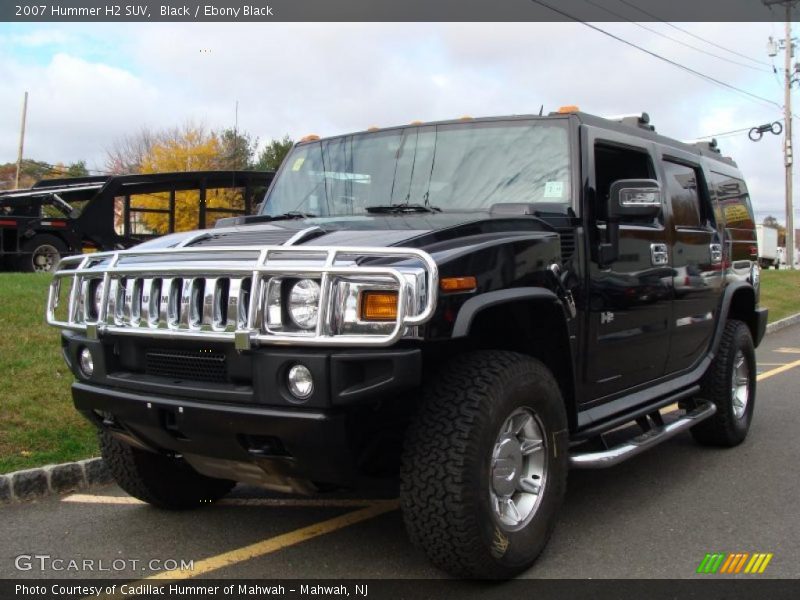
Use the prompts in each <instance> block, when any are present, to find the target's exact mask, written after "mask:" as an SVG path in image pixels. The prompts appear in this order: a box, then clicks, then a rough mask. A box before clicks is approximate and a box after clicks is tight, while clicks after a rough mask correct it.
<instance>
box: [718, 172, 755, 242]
mask: <svg viewBox="0 0 800 600" xmlns="http://www.w3.org/2000/svg"><path fill="white" fill-rule="evenodd" d="M711 183H712V184H713V186H714V190H715V191H716V193H717V203H718V204H719V211H720V213H721V214H722V216H723V218H724V219H725V226H726V227H728V228H730V229H755V227H756V224H755V220H754V218H753V208H752V206H751V205H750V194H749V193H748V191H747V185H745V183H744V181H742V180H741V179H736V178H734V177H729V176H728V175H722V174H720V173H711Z"/></svg>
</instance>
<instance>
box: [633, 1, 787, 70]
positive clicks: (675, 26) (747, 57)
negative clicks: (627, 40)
mask: <svg viewBox="0 0 800 600" xmlns="http://www.w3.org/2000/svg"><path fill="white" fill-rule="evenodd" d="M618 1H619V2H621V3H622V4H624V5H625V6H629V7H631V8H633V9H635V10H638V11H639V12H640V13H642V14H645V15H647V16H648V17H650V18H651V19H655V20H656V21H658V22H660V23H664V24H665V25H669V26H670V27H672V28H673V29H677V30H678V31H680V32H683V33H685V34H686V35H689V36H691V37H693V38H695V39H697V40H700V41H701V42H704V43H706V44H709V45H711V46H714V47H715V48H719V49H720V50H725V52H730V53H731V54H735V55H736V56H740V57H741V58H746V59H747V60H751V61H753V62H754V63H758V64H760V65H764V66H766V67H769V66H770V64H769V63H767V62H764V61H763V60H758V59H757V58H753V57H752V56H747V55H746V54H742V53H741V52H737V51H736V50H731V49H730V48H726V47H725V46H722V45H720V44H717V43H715V42H712V41H710V40H707V39H705V38H702V37H700V36H699V35H696V34H694V33H692V32H691V31H689V30H687V29H684V28H683V27H678V26H677V25H675V24H674V23H670V22H669V21H665V20H664V19H662V18H660V17H658V16H656V15H654V14H653V13H651V12H647V11H646V10H644V9H643V8H640V7H638V6H636V5H635V4H633V3H632V2H628V0H618ZM770 10H772V8H771V7H770Z"/></svg>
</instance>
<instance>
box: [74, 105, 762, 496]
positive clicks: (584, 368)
mask: <svg viewBox="0 0 800 600" xmlns="http://www.w3.org/2000/svg"><path fill="white" fill-rule="evenodd" d="M569 118H570V122H571V126H572V131H573V135H572V152H573V155H574V161H573V164H574V165H575V166H576V167H577V168H574V169H573V176H574V178H575V181H576V183H577V184H576V185H573V186H572V189H574V190H580V191H581V193H580V194H576V196H575V198H573V200H572V205H571V206H570V207H564V210H563V211H562V212H561V213H559V212H556V213H540V214H529V213H531V212H534V211H533V210H530V211H529V210H527V209H525V207H524V206H523V207H518V208H519V210H518V211H517V212H518V214H513V213H514V212H515V210H516V209H512V210H511V212H512V214H508V212H507V211H503V212H502V213H501V212H499V211H498V212H492V211H487V212H445V213H436V214H432V213H431V214H393V215H357V216H343V217H336V218H304V219H291V220H284V221H272V222H264V219H259V218H258V217H255V218H252V219H247V218H241V219H236V220H235V221H236V222H235V223H234V224H233V225H232V226H229V227H222V228H217V229H214V230H208V231H207V232H205V233H207V234H208V235H205V236H202V237H198V238H196V239H197V241H196V242H191V241H190V242H189V245H190V246H191V245H193V243H196V245H198V246H199V245H202V246H207V247H208V248H209V251H210V252H213V246H215V245H229V244H231V241H232V240H235V244H236V245H239V244H248V243H252V244H258V243H259V240H261V243H263V240H265V239H270V240H276V239H283V240H288V239H289V238H290V237H291V236H292V235H294V234H295V233H297V232H299V231H302V230H304V229H307V228H309V227H314V226H316V227H320V228H321V229H322V233H321V234H317V235H315V236H314V237H313V238H312V239H310V240H309V241H308V242H305V244H306V245H308V246H329V247H330V246H335V247H348V246H350V247H356V246H362V247H363V246H367V247H386V246H397V247H413V248H419V249H423V250H425V251H427V252H428V253H430V254H431V256H432V257H433V258H434V260H435V261H436V262H437V265H438V266H439V269H440V277H442V278H446V277H459V276H474V277H476V278H477V287H476V289H475V290H472V291H468V292H461V293H456V294H444V293H442V294H440V297H439V302H438V305H437V308H436V312H435V314H434V316H433V318H432V319H431V320H430V321H429V322H428V323H427V324H426V325H424V326H422V327H421V328H420V338H419V339H413V340H405V341H403V342H402V343H401V344H398V346H397V348H396V351H397V352H400V353H405V352H408V351H416V350H419V351H421V352H422V355H421V356H422V360H421V366H420V367H419V369H418V372H419V370H421V371H423V372H424V370H425V366H424V365H425V359H424V356H425V355H426V353H432V354H438V355H443V354H444V355H447V354H452V353H453V352H454V351H456V350H457V348H454V347H453V346H454V345H455V346H458V345H459V344H463V345H464V346H467V347H468V346H469V342H470V327H471V326H472V323H473V321H474V319H475V318H476V315H478V314H479V313H480V311H481V310H483V309H487V308H491V307H494V306H503V305H505V304H506V303H511V302H521V301H524V302H526V303H527V304H526V306H529V307H530V310H532V311H534V312H535V311H536V310H537V307H542V306H543V305H544V304H546V305H548V306H553V305H556V306H558V307H559V308H560V316H559V318H560V319H561V318H563V323H564V327H563V331H564V335H566V336H567V337H568V341H567V345H568V347H569V351H570V356H571V360H572V365H571V366H572V369H571V370H570V371H569V377H570V378H571V379H572V381H569V382H562V385H563V387H564V389H565V391H566V390H567V389H568V390H570V391H572V390H574V392H572V393H565V396H567V398H566V401H567V402H568V403H569V404H570V406H569V409H570V412H571V430H572V435H573V437H574V438H575V439H578V438H580V437H581V433H582V431H581V430H585V431H588V430H589V428H591V430H592V431H594V432H599V431H602V430H603V429H604V428H605V427H610V426H612V425H614V423H616V422H618V421H620V420H621V419H623V420H624V419H625V418H626V417H628V416H630V415H633V414H638V413H637V412H636V411H639V412H641V411H642V410H647V409H651V408H652V407H654V406H660V405H661V403H663V402H666V401H667V400H670V401H671V400H674V399H677V398H680V397H684V396H685V395H687V394H690V393H691V392H692V390H696V384H697V382H698V380H699V379H700V377H701V376H702V374H703V372H704V371H705V368H706V367H707V365H708V364H709V362H710V360H711V359H712V358H713V356H714V353H715V351H716V345H717V343H718V340H719V334H720V332H721V325H722V324H723V323H724V320H725V318H726V317H727V315H728V313H729V310H730V307H731V303H732V302H733V298H734V296H738V297H740V298H741V297H743V296H742V294H745V295H746V294H751V295H753V297H754V298H753V306H754V311H753V313H752V316H749V315H747V319H748V325H750V327H751V330H752V333H753V337H754V340H755V342H756V344H757V343H758V342H759V341H760V339H761V336H762V335H763V328H764V324H765V320H766V311H763V310H756V309H755V307H757V295H756V293H755V292H754V291H753V288H752V286H751V285H750V283H749V282H748V281H747V280H746V278H747V275H746V274H744V272H745V271H747V269H746V268H745V267H744V265H745V263H747V264H748V265H749V264H750V263H749V261H748V260H747V257H745V256H744V255H743V253H746V252H748V251H749V247H745V245H746V244H748V243H751V242H750V240H749V237H748V236H747V235H746V234H743V233H741V232H740V233H739V234H738V238H741V240H739V239H738V238H737V237H736V236H735V235H732V234H731V232H730V231H728V230H727V229H726V228H725V224H724V223H723V222H718V223H717V227H716V228H715V229H714V230H709V231H706V232H680V231H676V230H675V228H674V227H673V222H672V215H671V214H670V212H669V209H668V207H666V206H665V211H664V213H663V216H662V220H661V222H660V226H658V227H655V228H650V229H647V230H644V231H643V230H642V228H637V227H636V226H625V225H624V224H623V226H622V227H621V234H620V235H621V240H622V244H621V248H622V259H621V260H619V261H618V262H617V263H615V264H612V265H600V264H598V262H597V252H596V248H597V245H598V243H599V240H600V238H601V237H602V235H603V234H604V228H603V227H602V226H601V225H600V224H599V223H597V222H596V221H595V220H594V219H593V213H592V211H591V210H589V208H590V206H591V205H592V203H596V202H598V201H599V200H598V198H597V194H596V192H595V189H594V181H593V168H594V167H593V162H592V152H591V151H589V150H588V148H591V143H592V141H593V140H594V139H595V138H598V139H607V140H611V141H613V142H615V143H623V144H627V143H629V144H633V145H635V146H637V147H639V148H642V149H644V150H645V151H646V152H648V153H650V155H651V157H652V159H653V163H654V164H658V161H659V159H660V157H661V154H662V153H665V152H666V153H669V154H670V155H671V156H679V157H681V158H682V159H683V160H686V161H688V162H690V163H691V164H692V165H695V166H696V167H697V168H698V169H701V170H702V173H704V174H708V173H709V171H710V170H711V169H713V170H714V171H715V172H722V173H723V174H730V175H732V176H740V175H738V170H737V169H736V168H735V166H733V165H732V164H731V163H730V162H726V161H723V160H721V159H719V158H718V157H716V156H709V155H707V154H703V153H702V152H699V151H698V150H697V149H695V148H693V147H690V146H686V145H684V144H679V143H677V142H674V141H672V140H669V139H668V138H663V137H661V136H658V135H656V134H654V133H651V132H646V131H635V130H634V131H632V130H631V129H630V128H629V127H624V126H609V125H608V122H606V121H602V120H597V119H593V118H584V116H582V115H581V116H578V115H572V116H571V117H569ZM581 148H583V152H580V149H581ZM657 175H658V176H659V178H660V174H657ZM709 177H710V176H709ZM534 208H535V207H534ZM197 235H198V232H192V233H187V234H174V235H171V236H166V237H164V238H160V239H157V240H153V241H150V242H147V243H145V244H142V245H141V246H139V247H140V248H143V249H144V248H153V249H155V248H168V247H171V246H175V245H177V244H179V243H182V242H185V241H187V239H188V237H189V236H197ZM700 238H702V239H700ZM732 238H733V239H732ZM698 239H700V241H699V242H698V241H696V240H698ZM709 240H719V241H720V243H722V244H723V247H724V248H725V252H726V254H725V257H724V260H723V264H722V267H721V268H720V272H719V276H718V277H717V279H716V280H715V285H714V286H712V287H711V288H709V286H707V285H704V284H703V283H701V282H700V281H698V280H692V279H691V277H693V276H694V275H691V274H690V272H689V269H690V264H691V265H693V264H695V263H697V262H698V261H697V260H695V263H692V262H691V261H687V262H686V265H685V269H686V275H685V277H686V283H687V285H685V286H676V285H675V281H674V280H675V277H676V269H675V265H674V264H673V263H672V261H671V263H670V265H668V266H665V267H653V266H652V265H650V264H649V261H646V260H644V257H643V256H642V255H644V256H647V254H648V251H647V247H648V246H649V244H650V243H652V242H653V241H659V242H662V241H663V242H664V243H666V244H668V245H669V247H670V249H671V252H670V256H671V257H674V252H675V249H676V248H679V249H682V250H681V253H685V254H683V256H689V255H693V253H694V254H696V252H697V249H698V248H700V247H702V246H704V245H707V244H708V241H709ZM626 254H627V255H630V257H631V258H626ZM634 255H636V257H635V258H634ZM626 261H627V262H628V264H626ZM737 261H738V263H739V268H738V271H737V269H736V268H734V267H735V265H736V263H737ZM554 265H555V266H556V267H557V269H556V274H555V275H554V272H553V270H552V267H553V266H554ZM683 266H684V265H679V267H681V268H683ZM705 266H707V265H705ZM691 268H692V269H694V266H691ZM715 277H716V276H715ZM680 287H685V288H687V289H678V288H680ZM745 297H746V296H745ZM570 300H571V301H570ZM572 302H574V312H573V310H572V308H573V307H572V306H571V304H572ZM676 306H677V307H678V308H676ZM681 306H683V308H681ZM684 309H685V312H686V315H692V314H696V313H697V314H699V313H698V311H704V314H705V313H708V312H710V313H711V314H712V318H711V319H706V320H705V322H702V323H699V324H698V325H699V326H698V327H697V328H694V327H692V328H691V335H690V336H689V337H688V338H687V339H685V340H683V341H681V340H676V344H675V346H676V347H682V348H683V354H682V355H681V356H680V357H678V358H673V357H671V356H670V355H669V352H670V347H671V339H672V338H673V337H674V336H675V335H676V333H675V332H676V329H677V328H676V326H675V323H676V320H677V319H676V317H677V318H683V317H685V316H686V315H683V313H681V311H682V310H684ZM609 313H610V314H611V315H613V317H614V320H613V321H610V322H603V319H604V318H606V317H604V316H603V315H608V314H609ZM549 314H553V313H549ZM613 323H615V324H613ZM692 325H694V324H692ZM687 331H690V330H689V329H687ZM680 333H681V334H683V333H684V332H680ZM81 343H84V341H83V340H82V339H81V338H80V337H79V336H66V337H65V345H66V346H67V351H68V352H73V351H74V348H76V347H77V346H78V345H79V344H81ZM111 350H112V354H113V348H112V349H111ZM108 351H109V349H106V352H108ZM275 352H276V351H274V350H271V349H268V348H267V349H259V350H257V351H256V352H255V353H263V354H264V356H265V357H266V358H263V359H259V360H263V361H266V362H265V363H264V364H272V363H274V360H273V358H272V357H271V356H272V355H273V354H275ZM372 352H373V351H372V350H369V351H365V352H364V353H363V356H361V357H357V358H352V357H351V362H352V361H356V362H357V361H359V360H367V359H368V356H369V355H370V354H372ZM381 352H382V351H381ZM255 353H254V352H251V353H250V354H251V355H254V354H255ZM246 354H247V353H246ZM307 354H309V352H307V351H304V350H299V349H294V350H290V351H289V352H288V358H287V359H286V360H287V361H291V360H293V359H294V358H297V357H298V356H299V357H302V356H304V355H307ZM312 354H313V353H312ZM315 356H316V358H313V360H312V362H314V361H318V363H315V364H318V365H319V366H318V367H315V368H318V369H319V373H320V374H321V375H322V377H323V379H324V380H325V381H326V384H325V385H328V384H329V382H331V381H334V380H336V379H337V377H338V378H339V379H340V380H341V378H342V377H344V376H343V375H342V374H341V371H338V370H335V371H334V373H335V374H334V375H331V370H330V369H331V365H333V364H335V363H337V361H338V362H341V359H340V358H338V356H337V354H336V353H335V352H334V351H332V350H324V349H323V350H322V351H320V352H317V353H316V354H315ZM307 358H309V359H311V358H312V357H311V356H307ZM381 360H384V361H385V364H388V365H389V367H388V371H387V373H389V374H388V375H387V376H386V377H384V378H383V381H384V382H389V384H388V385H386V386H384V385H378V386H375V387H374V389H371V390H370V389H369V386H366V385H365V384H363V382H362V383H359V382H358V381H356V382H355V383H354V385H355V387H356V388H358V387H359V386H360V387H361V388H363V389H366V390H367V393H362V394H361V396H360V398H357V399H358V400H369V401H378V402H380V401H382V400H384V399H388V398H392V397H395V396H396V395H397V394H398V393H400V392H402V391H403V390H408V389H414V386H415V385H416V383H418V381H419V378H418V377H407V376H406V375H407V373H406V374H404V375H403V376H400V375H397V376H395V375H394V373H399V372H400V371H403V370H404V369H405V367H398V366H397V365H398V364H399V363H398V360H397V357H395V356H393V352H388V353H385V354H384V355H383V358H382V359H381ZM403 360H405V359H403ZM281 364H286V362H284V363H281ZM244 368H245V369H246V367H244ZM359 368H360V367H359ZM280 369H281V367H280V366H277V367H271V368H270V369H268V370H267V372H269V373H273V375H272V376H270V378H268V381H266V383H264V382H262V383H259V384H257V385H258V386H261V387H262V389H267V388H268V387H269V385H273V386H277V387H279V386H280V384H279V383H278V382H277V379H278V378H277V377H275V376H274V374H275V373H280V372H281V371H280ZM76 373H77V370H76ZM325 373H328V375H329V377H325V376H324V374H325ZM418 374H419V373H418ZM104 383H106V384H108V385H112V387H113V386H114V385H117V386H118V387H117V388H115V389H122V388H123V387H125V386H124V385H122V386H120V384H119V381H117V383H116V384H114V383H113V382H104ZM151 383H152V382H151ZM395 383H398V384H399V385H397V386H395V385H394V384H395ZM126 385H127V386H128V387H127V388H126V389H127V390H128V391H125V394H128V396H126V402H128V403H129V404H130V402H133V400H132V398H133V395H134V394H133V390H134V389H136V390H138V392H139V395H138V396H137V398H138V399H139V400H138V401H139V402H140V403H141V402H143V401H144V399H145V398H146V397H147V395H148V394H154V393H155V391H156V390H155V388H153V387H152V386H151V387H148V382H146V381H143V380H140V381H139V382H138V383H137V381H136V380H135V378H134V379H132V380H130V381H129V382H127V384H126ZM89 387H91V386H87V385H86V384H81V385H80V386H79V387H78V388H76V390H75V397H76V403H79V405H80V407H81V408H82V409H83V410H84V412H85V413H87V411H88V413H91V408H92V401H91V400H90V399H91V398H93V397H95V396H96V394H94V395H93V393H90V392H89V391H87V389H88V388H89ZM115 393H116V392H115ZM191 393H192V392H191V391H189V392H188V395H191ZM161 394H162V395H163V397H165V398H170V397H172V398H175V397H176V396H177V397H181V396H183V397H187V391H186V390H180V389H179V388H175V389H173V390H172V391H170V390H169V388H164V389H163V390H161ZM201 397H209V398H212V397H214V391H213V390H206V392H204V393H203V394H201ZM254 397H255V396H254ZM340 397H341V396H340V394H339V392H338V391H336V390H331V389H329V388H327V387H325V388H324V397H323V396H320V397H319V398H317V399H316V400H315V401H314V402H313V407H312V406H309V407H307V408H298V409H296V410H298V411H300V412H303V411H304V410H305V411H311V410H312V409H313V410H314V411H321V412H314V413H313V414H316V415H318V416H320V418H325V416H326V415H338V414H340V410H341V409H342V406H344V404H343V403H337V402H336V398H340ZM217 398H218V399H219V398H220V394H218V395H217ZM170 402H172V401H170ZM256 403H257V404H262V405H264V404H266V405H269V406H271V407H282V408H289V405H288V402H287V401H286V399H285V398H284V397H283V396H282V395H280V394H278V395H277V396H275V395H272V396H270V395H268V394H266V393H262V396H261V399H260V400H256ZM134 404H135V403H134ZM112 405H113V403H112ZM131 410H132V411H133V412H132V413H131V414H139V413H141V412H142V411H139V413H137V412H136V411H135V410H133V409H131ZM293 410H294V408H293ZM308 414H309V416H310V415H311V414H312V413H311V412H309V413H308ZM89 416H91V415H89ZM137 418H138V417H137ZM204 422H205V421H204ZM304 423H305V422H304V421H298V424H297V426H298V428H299V429H298V430H297V431H295V430H292V432H291V434H290V435H289V437H290V438H291V439H293V440H300V439H302V435H303V432H305V431H306V430H305V429H304V427H305V426H304ZM337 427H338V426H337ZM267 429H269V427H267ZM202 433H203V435H201V437H207V435H208V432H202ZM340 434H341V431H339V430H338V429H337V432H336V434H335V435H336V436H339V435H340ZM337 439H338V438H337ZM171 443H172V444H173V445H172V446H170V447H169V448H170V449H171V450H173V451H179V449H178V448H176V447H175V445H176V444H177V445H178V446H180V444H179V443H178V442H174V441H173V442H171ZM181 443H182V442H181ZM299 443H300V442H299V441H296V442H293V444H299ZM156 446H157V447H158V445H156ZM161 447H165V446H163V444H162V445H161ZM240 449H241V448H240ZM225 451H226V452H229V451H231V449H230V448H228V449H226V450H225ZM299 451H300V452H301V453H303V450H302V449H299ZM316 468H317V466H316V465H315V466H314V469H312V470H315V469H316ZM309 476H310V475H309ZM331 477H332V478H331V479H329V480H331V481H332V480H340V479H341V477H344V475H343V474H342V473H338V472H337V473H336V474H335V475H331Z"/></svg>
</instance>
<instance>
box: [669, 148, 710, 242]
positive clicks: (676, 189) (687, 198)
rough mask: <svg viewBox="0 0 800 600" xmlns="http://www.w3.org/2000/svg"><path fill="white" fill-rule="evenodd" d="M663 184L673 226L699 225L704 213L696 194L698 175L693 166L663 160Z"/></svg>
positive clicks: (701, 222)
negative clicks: (664, 177)
mask: <svg viewBox="0 0 800 600" xmlns="http://www.w3.org/2000/svg"><path fill="white" fill-rule="evenodd" d="M664 173H665V176H666V180H665V186H666V190H667V196H668V197H669V202H670V205H671V207H672V219H673V221H674V223H675V227H701V226H702V225H703V224H704V222H705V220H706V218H707V217H708V216H709V215H705V214H704V212H705V211H704V210H703V207H702V204H701V202H700V196H699V194H698V188H697V186H698V182H697V180H698V177H697V172H696V171H695V169H694V168H693V167H689V166H687V165H681V164H678V163H675V162H670V161H664Z"/></svg>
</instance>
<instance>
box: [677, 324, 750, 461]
mask: <svg viewBox="0 0 800 600" xmlns="http://www.w3.org/2000/svg"><path fill="white" fill-rule="evenodd" d="M701 387H702V389H701V393H700V396H701V397H702V398H703V399H704V400H710V401H711V402H713V403H714V404H716V406H717V412H716V413H714V415H713V416H712V417H710V418H708V419H706V420H705V421H703V422H701V423H698V424H697V425H695V426H694V427H692V429H691V432H692V436H694V439H695V440H696V441H697V442H699V443H700V444H703V445H705V446H722V447H731V446H736V445H738V444H741V443H742V442H743V441H744V439H745V438H746V437H747V432H748V431H749V429H750V422H751V421H752V420H753V408H754V407H755V401H756V354H755V349H754V348H753V338H752V337H751V335H750V329H748V327H747V325H745V324H744V323H743V322H741V321H737V320H733V319H732V320H730V321H728V322H727V323H726V324H725V330H724V331H723V332H722V341H721V342H720V344H719V349H718V352H717V355H716V356H715V357H714V360H713V361H712V363H711V366H710V367H709V368H708V371H707V372H706V374H705V375H704V376H703V381H702V384H701Z"/></svg>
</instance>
